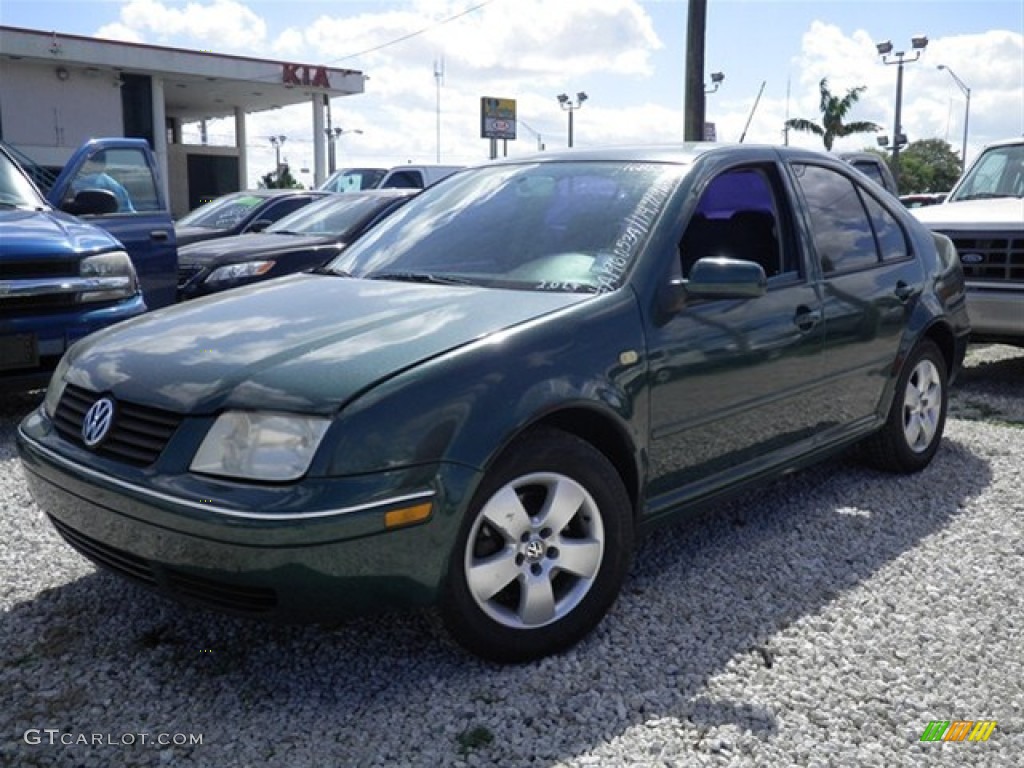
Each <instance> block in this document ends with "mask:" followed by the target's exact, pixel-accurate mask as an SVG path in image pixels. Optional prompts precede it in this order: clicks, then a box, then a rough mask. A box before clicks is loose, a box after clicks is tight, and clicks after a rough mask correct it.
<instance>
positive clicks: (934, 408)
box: [864, 339, 949, 473]
mask: <svg viewBox="0 0 1024 768" xmlns="http://www.w3.org/2000/svg"><path fill="white" fill-rule="evenodd" d="M947 383H948V373H947V371H946V360H945V358H944V357H943V356H942V352H941V351H940V350H939V348H938V346H937V345H936V344H935V342H933V341H931V340H930V339H923V340H922V341H920V342H919V343H918V345H917V346H916V347H915V348H914V350H913V351H912V352H911V354H910V355H909V356H908V358H907V361H906V363H905V364H904V366H903V370H902V372H901V373H900V377H899V380H898V381H897V383H896V394H895V396H894V397H893V402H892V406H891V407H890V409H889V417H888V419H887V420H886V423H885V426H884V427H883V428H882V429H881V431H879V432H878V433H876V434H874V435H872V436H871V437H870V438H868V439H867V440H866V441H865V443H864V455H865V458H866V459H867V461H868V463H869V464H871V465H872V466H874V467H876V468H877V469H882V470H885V471H888V472H904V473H911V472H918V471H920V470H922V469H924V468H925V467H926V466H928V464H929V463H930V462H931V460H932V457H933V456H935V452H936V451H937V450H938V448H939V443H940V442H941V441H942V431H943V429H944V427H945V424H946V409H947V407H948V403H949V389H948V386H947Z"/></svg>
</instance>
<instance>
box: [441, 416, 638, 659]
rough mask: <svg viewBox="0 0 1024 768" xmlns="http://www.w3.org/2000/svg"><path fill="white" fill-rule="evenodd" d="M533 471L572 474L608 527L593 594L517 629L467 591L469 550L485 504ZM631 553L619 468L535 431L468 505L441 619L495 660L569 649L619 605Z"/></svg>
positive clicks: (575, 441)
mask: <svg viewBox="0 0 1024 768" xmlns="http://www.w3.org/2000/svg"><path fill="white" fill-rule="evenodd" d="M536 472H555V473H558V474H562V475H565V476H566V477H570V478H572V479H573V480H575V481H576V482H578V483H579V484H580V485H582V486H583V487H584V488H586V490H587V492H588V493H590V495H591V497H592V498H593V499H594V502H595V504H596V505H597V509H598V511H599V512H600V514H601V522H602V525H603V527H604V535H605V541H604V556H603V558H602V561H601V566H600V568H599V570H598V574H597V577H596V578H595V580H594V583H593V584H592V585H591V587H590V590H589V591H588V592H587V594H586V595H585V596H584V597H583V599H582V600H581V601H580V603H579V605H577V606H576V608H574V609H573V610H572V611H571V612H570V613H569V614H568V615H566V616H564V617H562V618H561V619H559V620H558V621H555V622H553V623H551V624H548V625H546V626H543V627H538V628H536V629H528V630H527V629H514V628H512V627H507V626H505V625H503V624H499V623H498V622H496V621H494V620H493V619H491V618H490V617H489V616H487V615H486V614H485V613H484V612H483V611H482V610H481V608H480V606H479V605H477V603H476V600H475V599H474V597H473V595H472V594H471V593H470V590H469V586H468V583H467V581H466V573H465V567H464V563H465V553H466V547H467V546H468V543H469V537H470V535H471V533H472V531H473V528H474V524H475V522H476V520H477V518H478V516H479V514H480V511H481V510H482V509H483V507H484V505H485V504H486V503H487V501H488V500H489V499H490V498H491V497H492V496H493V495H494V494H495V493H496V492H497V491H498V490H499V489H500V488H502V487H504V486H505V485H506V484H508V483H509V482H511V481H513V480H515V479H516V478H520V477H523V476H526V475H529V474H533V473H536ZM632 550H633V523H632V515H631V505H630V502H629V496H628V495H627V493H626V490H625V488H624V487H623V484H622V481H621V479H620V478H619V475H618V473H617V472H616V470H615V468H614V466H612V464H611V462H610V461H608V459H607V458H606V457H605V456H604V455H603V454H602V453H601V452H600V451H598V450H597V449H596V448H594V447H593V446H591V445H590V444H589V443H587V442H585V441H583V440H581V439H580V438H578V437H575V436H574V435H570V434H568V433H565V432H562V431H560V430H554V429H538V430H535V431H533V432H531V433H530V434H529V435H527V436H525V437H524V438H522V439H520V440H518V441H517V442H516V443H514V444H513V445H512V446H511V447H510V448H509V449H508V450H507V451H506V452H505V453H504V454H503V455H502V456H501V457H500V458H499V459H498V460H497V461H496V462H495V463H494V465H493V467H492V468H491V469H490V470H489V471H488V472H487V474H486V475H485V477H484V480H483V481H482V482H481V484H480V486H479V487H478V488H477V491H476V493H475V494H474V496H473V500H472V502H471V503H470V505H469V508H468V513H467V515H466V518H465V519H464V520H463V521H462V525H461V526H460V530H459V535H458V538H457V539H456V542H455V546H454V548H453V549H452V557H451V562H450V564H449V569H448V578H447V580H446V584H445V591H444V597H443V600H442V603H441V616H442V619H443V620H444V623H445V625H446V627H447V628H448V631H449V633H450V634H451V635H452V636H453V637H454V638H455V640H456V641H457V642H458V643H459V644H460V645H462V646H463V647H464V648H466V649H467V650H469V651H471V652H472V653H474V654H476V655H478V656H481V657H483V658H486V659H490V660H492V661H499V662H522V661H530V660H533V659H537V658H540V657H543V656H547V655H550V654H553V653H558V652H560V651H563V650H566V649H567V648H569V647H571V646H573V645H575V644H576V643H577V642H579V640H581V639H582V638H583V637H584V636H585V635H586V634H588V633H589V632H590V631H591V630H592V629H593V628H594V627H595V626H596V625H597V624H598V623H599V622H600V620H601V618H602V617H603V616H604V615H605V614H606V613H607V612H608V610H609V609H610V608H611V606H612V604H613V603H614V602H615V598H616V597H617V595H618V593H619V590H620V588H621V585H622V582H623V580H624V579H625V576H626V572H627V571H628V569H629V564H630V561H631V557H632Z"/></svg>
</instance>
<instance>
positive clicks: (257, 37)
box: [97, 0, 267, 53]
mask: <svg viewBox="0 0 1024 768" xmlns="http://www.w3.org/2000/svg"><path fill="white" fill-rule="evenodd" d="M120 16H121V21H120V23H119V24H113V25H108V26H106V27H103V28H101V29H100V30H99V31H98V32H97V36H99V37H115V38H116V39H119V40H125V39H128V38H127V37H125V36H123V35H125V34H133V35H135V36H136V37H135V39H136V40H138V39H140V38H141V37H143V36H144V37H145V39H146V42H150V43H159V44H167V43H168V42H169V41H173V42H174V43H175V45H182V44H186V45H188V44H195V45H196V47H197V48H200V49H202V48H205V47H207V46H211V45H212V46H215V47H216V50H217V51H218V52H228V51H232V52H245V53H252V51H254V50H259V48H261V47H262V45H263V43H264V41H265V39H266V35H267V28H266V23H265V22H264V21H263V20H262V19H261V18H260V17H259V16H258V15H257V14H256V13H254V12H253V11H252V10H250V9H249V8H248V7H246V6H245V5H243V4H242V3H238V2H235V1H234V0H213V1H212V2H210V3H205V4H204V3H201V2H198V3H187V4H185V6H184V7H176V6H171V5H168V4H165V3H161V2H157V0H130V1H129V2H127V3H125V5H124V6H123V7H122V8H121V13H120Z"/></svg>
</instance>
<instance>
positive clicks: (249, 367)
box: [67, 274, 592, 413]
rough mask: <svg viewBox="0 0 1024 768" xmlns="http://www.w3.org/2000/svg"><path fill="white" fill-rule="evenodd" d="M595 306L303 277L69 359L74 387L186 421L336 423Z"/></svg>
mask: <svg viewBox="0 0 1024 768" xmlns="http://www.w3.org/2000/svg"><path fill="white" fill-rule="evenodd" d="M589 298H592V296H588V295H587V294H570V293H542V292H527V291H514V292H513V291H500V290H495V289H485V288H477V287H471V286H438V285H421V284H412V283H401V282H390V281H384V280H358V279H353V278H344V277H337V276H330V275H307V274H303V275H293V276H290V277H284V278H281V279H279V280H275V281H271V282H269V283H264V284H261V285H255V286H250V287H249V288H241V289H238V290H234V291H228V292H226V293H223V294H219V295H216V296H211V297H208V298H206V299H198V300H195V301H190V302H187V303H185V304H181V305H178V306H174V307H169V308H166V309H163V310H159V311H156V312H152V313H150V314H148V315H144V316H142V317H140V318H137V319H136V320H131V321H127V322H125V323H121V324H119V325H118V326H116V327H114V328H110V329H108V330H106V331H100V332H99V333H96V334H93V335H92V336H90V337H88V338H86V339H85V340H84V341H82V342H80V343H79V344H77V345H76V346H75V347H74V348H73V351H72V352H71V353H69V357H68V360H67V362H68V363H69V364H70V367H69V368H68V371H67V380H68V381H69V382H70V383H72V384H75V385H78V386H82V387H86V388H88V389H91V390H93V391H97V392H109V393H112V394H113V395H114V397H115V398H118V399H123V400H127V401H131V402H135V403H139V404H145V405H150V406H153V407H157V408H163V409H167V410H171V411H176V412H182V413H185V412H191V413H213V412H216V411H217V410H219V409H222V408H228V407H231V408H253V409H256V408H259V409H269V410H285V411H301V412H307V413H331V412H333V411H335V410H336V409H338V408H339V407H341V406H342V405H344V404H345V403H346V402H348V401H349V400H351V399H352V398H354V397H356V396H358V395H359V394H360V393H362V392H364V391H365V390H367V389H368V388H370V387H372V386H374V385H375V384H377V383H379V382H381V381H383V380H385V379H387V378H389V377H391V376H393V375H395V374H397V373H400V372H401V371H403V370H406V369H408V368H411V367H413V366H415V365H417V364H418V363H421V362H423V361H426V360H429V359H431V358H433V357H436V356H438V355H441V354H444V353H445V352H448V351H450V350H453V349H456V348H458V347H460V346H462V345H464V344H467V343H469V342H472V341H474V340H476V339H480V338H483V337H487V336H489V335H491V334H495V333H498V332H500V331H503V330H505V329H508V328H510V327H512V326H515V325H518V324H520V323H523V322H526V321H528V320H531V319H534V318H536V317H539V316H542V315H545V314H548V313H551V312H555V311H557V310H559V309H561V308H563V307H567V306H570V305H572V304H576V303H578V302H580V301H586V300H588V299H589Z"/></svg>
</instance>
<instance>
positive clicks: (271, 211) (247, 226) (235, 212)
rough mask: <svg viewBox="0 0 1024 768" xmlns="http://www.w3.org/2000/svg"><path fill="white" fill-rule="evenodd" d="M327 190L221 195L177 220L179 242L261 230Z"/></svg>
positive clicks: (270, 190)
mask: <svg viewBox="0 0 1024 768" xmlns="http://www.w3.org/2000/svg"><path fill="white" fill-rule="evenodd" d="M326 194H329V193H328V192H324V191H319V190H308V189H250V190H246V191H244V192H231V193H229V194H227V195H222V196H221V197H218V198H216V199H215V200H211V201H210V202H208V203H206V204H205V205H201V206H199V207H198V208H196V209H195V210H194V211H190V212H189V213H187V214H185V215H184V216H182V217H181V218H180V219H178V220H177V221H176V222H175V224H174V230H175V232H176V233H177V237H178V245H179V246H183V245H191V244H192V243H198V242H199V241H200V240H213V239H215V238H218V237H231V236H232V235H241V234H244V233H246V232H262V231H263V230H264V229H266V228H267V227H269V226H270V225H271V224H273V223H274V222H275V221H278V220H279V219H283V218H284V217H285V216H287V215H288V214H290V213H292V212H294V211H297V210H299V208H301V207H302V206H304V205H309V204H310V203H311V202H313V201H314V200H319V199H320V198H321V197H323V196H324V195H326Z"/></svg>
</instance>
